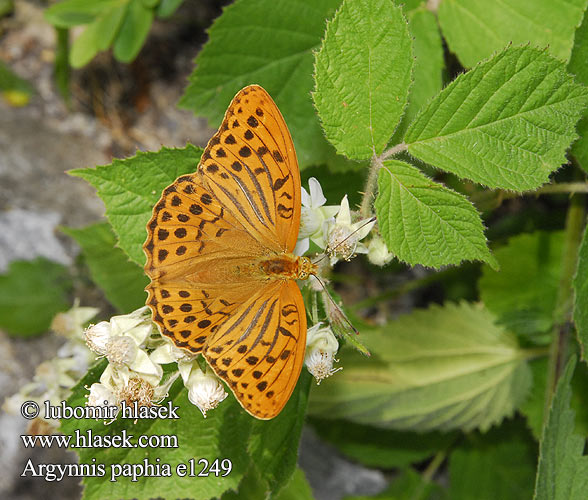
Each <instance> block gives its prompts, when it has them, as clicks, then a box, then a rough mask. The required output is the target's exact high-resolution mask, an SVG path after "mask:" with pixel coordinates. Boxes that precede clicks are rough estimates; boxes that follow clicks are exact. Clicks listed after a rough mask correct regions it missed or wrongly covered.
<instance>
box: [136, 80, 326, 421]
mask: <svg viewBox="0 0 588 500" xmlns="http://www.w3.org/2000/svg"><path fill="white" fill-rule="evenodd" d="M300 209H301V198H300V172H299V170H298V162H297V160H296V152H295V150H294V144H293V143H292V138H291V136H290V132H289V131H288V127H287V126H286V123H285V121H284V118H283V117H282V114H281V113H280V111H279V109H278V107H277V106H276V104H275V103H274V101H273V100H272V98H271V97H270V96H269V94H268V93H267V92H266V91H265V90H264V89H263V88H261V87H260V86H258V85H250V86H248V87H245V88H244V89H242V90H241V91H240V92H239V93H238V94H237V95H236V96H235V97H234V99H233V101H232V102H231V104H230V105H229V108H228V109H227V112H226V114H225V117H224V119H223V122H222V125H221V126H220V128H219V130H218V132H217V133H216V134H215V135H214V136H213V137H212V139H210V141H209V143H208V145H207V146H206V149H205V150H204V153H203V154H202V159H201V160H200V164H199V166H198V169H197V172H196V173H194V174H192V175H184V176H182V177H179V178H178V179H176V181H175V182H174V183H173V184H172V185H170V186H169V187H167V188H166V189H165V190H164V191H163V194H162V196H161V199H160V200H159V202H158V203H157V204H156V205H155V207H154V209H153V216H152V217H151V220H150V221H149V224H148V225H147V232H148V237H147V241H146V242H145V244H144V245H143V249H144V251H145V253H146V255H147V264H146V265H145V272H146V273H147V275H148V276H149V277H150V278H151V283H150V285H149V286H148V287H147V288H146V290H147V292H148V293H149V297H148V300H147V303H148V305H149V306H150V307H151V310H152V312H153V321H154V322H155V323H156V324H157V325H158V327H159V329H160V330H161V333H162V334H163V335H166V336H168V337H170V338H171V339H172V340H173V341H174V343H175V344H176V345H177V346H178V347H181V348H184V349H187V350H189V351H190V352H191V353H194V354H196V353H200V352H202V353H203V354H204V356H205V357H206V359H207V360H208V363H209V364H210V366H211V367H212V368H213V370H214V371H215V373H216V374H217V375H218V376H219V377H220V378H222V379H223V380H224V381H225V382H226V383H227V384H228V385H229V387H230V389H231V390H232V391H233V394H234V395H235V397H236V398H237V400H238V401H239V402H240V403H241V406H243V408H245V410H246V411H247V412H249V413H250V414H251V415H253V416H254V417H257V418H260V419H270V418H273V417H275V416H276V415H278V413H280V411H281V410H282V408H283V407H284V405H285V404H286V403H287V402H288V399H289V398H290V395H291V394H292V391H293V390H294V387H295V385H296V382H297V380H298V377H299V375H300V370H301V369H302V363H303V360H304V349H305V346H306V311H305V309H304V303H303V301H302V295H301V293H300V290H299V288H298V285H297V284H296V281H295V280H297V279H307V278H308V276H309V275H310V274H316V271H317V269H316V266H315V265H314V264H312V263H311V262H310V260H309V259H308V258H306V257H298V256H295V255H293V254H292V251H293V250H294V247H295V245H296V240H297V238H298V230H299V227H300Z"/></svg>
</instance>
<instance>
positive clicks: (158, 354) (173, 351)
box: [149, 337, 198, 365]
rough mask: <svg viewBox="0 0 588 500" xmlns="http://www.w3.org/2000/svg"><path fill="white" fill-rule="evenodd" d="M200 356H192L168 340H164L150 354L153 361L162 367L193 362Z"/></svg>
mask: <svg viewBox="0 0 588 500" xmlns="http://www.w3.org/2000/svg"><path fill="white" fill-rule="evenodd" d="M196 356H198V354H192V353H191V352H190V351H186V350H185V349H180V348H179V347H176V346H175V344H174V343H173V342H172V341H171V340H170V339H168V338H167V337H166V338H165V339H164V342H163V343H162V344H160V345H159V346H158V347H156V348H155V350H154V351H153V352H152V353H151V354H150V356H149V357H150V358H151V361H153V362H154V363H159V364H160V365H166V364H168V363H177V362H178V361H192V360H193V359H194V358H195V357H196Z"/></svg>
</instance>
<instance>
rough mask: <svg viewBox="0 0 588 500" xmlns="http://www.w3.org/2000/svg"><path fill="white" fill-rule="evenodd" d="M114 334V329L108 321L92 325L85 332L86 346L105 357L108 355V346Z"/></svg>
mask: <svg viewBox="0 0 588 500" xmlns="http://www.w3.org/2000/svg"><path fill="white" fill-rule="evenodd" d="M111 334H112V328H111V326H110V323H109V322H108V321H101V322H100V323H97V324H96V325H90V326H89V327H88V328H86V330H85V331H84V337H85V338H86V344H87V345H88V347H89V348H90V349H91V350H92V351H94V352H95V353H96V354H99V355H101V356H104V355H105V354H106V344H107V343H108V340H109V339H110V335H111Z"/></svg>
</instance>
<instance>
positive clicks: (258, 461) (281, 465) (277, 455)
mask: <svg viewBox="0 0 588 500" xmlns="http://www.w3.org/2000/svg"><path fill="white" fill-rule="evenodd" d="M311 379H312V377H311V375H310V373H308V371H306V370H303V371H302V373H301V375H300V379H299V380H298V384H297V386H296V389H295V390H294V393H293V394H292V396H291V397H290V400H289V401H288V403H287V404H286V407H285V408H284V410H282V412H281V413H280V414H279V415H278V416H277V417H275V418H274V419H272V420H270V421H269V422H265V421H259V420H257V421H254V422H253V424H252V432H251V440H250V442H249V453H250V454H251V457H252V458H253V462H254V463H255V465H256V467H257V468H258V469H259V471H260V472H262V474H263V477H264V478H265V480H266V481H267V482H268V484H269V487H270V489H271V491H273V492H274V493H277V492H278V491H279V490H280V489H281V488H282V487H283V486H284V485H285V484H286V483H287V482H288V480H289V479H290V478H291V477H292V474H293V473H294V470H295V469H296V462H297V458H298V454H297V453H296V450H297V449H298V442H299V441H300V434H301V432H302V424H303V423H304V415H305V414H306V405H307V402H308V391H309V389H310V381H311Z"/></svg>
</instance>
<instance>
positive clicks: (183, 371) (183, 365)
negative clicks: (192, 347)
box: [178, 359, 200, 385]
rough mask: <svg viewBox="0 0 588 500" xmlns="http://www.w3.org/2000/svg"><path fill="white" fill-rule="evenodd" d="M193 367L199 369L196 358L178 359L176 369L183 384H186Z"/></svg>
mask: <svg viewBox="0 0 588 500" xmlns="http://www.w3.org/2000/svg"><path fill="white" fill-rule="evenodd" d="M194 367H196V368H197V369H200V366H199V364H198V360H197V359H194V360H192V361H188V360H183V361H178V371H179V372H180V375H181V376H182V380H183V381H184V385H186V384H187V383H188V380H189V378H190V374H191V373H192V370H193V369H194Z"/></svg>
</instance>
